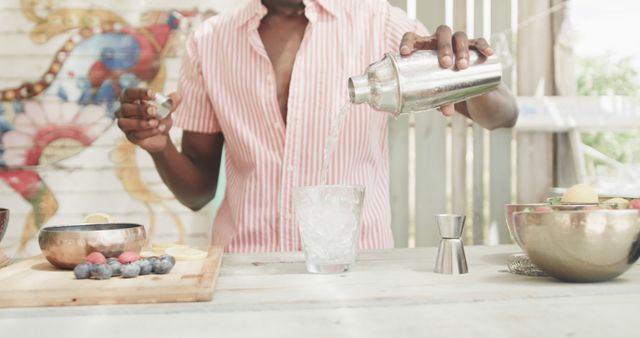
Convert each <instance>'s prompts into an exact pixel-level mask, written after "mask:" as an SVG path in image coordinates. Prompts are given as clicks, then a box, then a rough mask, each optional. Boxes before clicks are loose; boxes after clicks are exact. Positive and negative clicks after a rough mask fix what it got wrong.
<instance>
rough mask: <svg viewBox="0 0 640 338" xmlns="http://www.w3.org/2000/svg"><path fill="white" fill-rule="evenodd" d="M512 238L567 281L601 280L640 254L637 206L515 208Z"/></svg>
mask: <svg viewBox="0 0 640 338" xmlns="http://www.w3.org/2000/svg"><path fill="white" fill-rule="evenodd" d="M513 222H514V229H515V231H516V237H517V238H519V239H520V242H521V247H522V249H523V250H524V251H525V253H526V254H527V255H528V256H529V257H530V258H531V260H532V261H533V263H534V264H535V265H536V266H537V267H539V268H540V269H542V270H543V271H544V272H546V273H548V274H549V275H551V276H553V277H555V278H558V279H560V280H563V281H568V282H600V281H605V280H609V279H612V278H615V277H617V276H619V275H621V274H622V273H624V272H625V271H626V270H627V269H629V268H630V267H631V266H632V265H633V264H634V263H635V262H636V261H637V260H638V257H639V256H640V210H636V209H625V210H577V211H559V210H554V211H549V212H516V213H514V214H513Z"/></svg>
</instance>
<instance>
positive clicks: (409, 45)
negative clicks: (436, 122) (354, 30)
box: [400, 25, 493, 116]
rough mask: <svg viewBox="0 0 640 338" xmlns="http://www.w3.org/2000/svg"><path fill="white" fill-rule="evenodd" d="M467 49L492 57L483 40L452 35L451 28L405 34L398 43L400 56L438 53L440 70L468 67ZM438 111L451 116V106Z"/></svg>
mask: <svg viewBox="0 0 640 338" xmlns="http://www.w3.org/2000/svg"><path fill="white" fill-rule="evenodd" d="M469 48H473V49H475V50H477V51H478V52H480V54H482V55H485V56H491V55H493V50H492V49H491V46H489V43H488V42H487V41H486V40H485V39H483V38H478V39H471V40H469V39H468V38H467V34H466V33H465V32H456V33H455V34H452V32H451V28H449V27H448V26H445V25H441V26H439V27H438V29H437V30H436V33H435V34H433V35H431V36H426V37H423V36H419V35H417V34H416V33H412V32H409V33H405V34H404V36H403V37H402V42H401V43H400V55H402V56H407V55H411V53H413V52H414V51H415V50H418V49H430V50H437V51H438V61H439V62H440V66H441V67H442V68H451V67H452V66H453V65H454V64H455V66H456V68H458V69H465V68H467V67H469ZM439 109H440V111H441V112H442V114H443V115H445V116H451V115H453V112H454V109H453V104H447V105H443V106H441V107H440V108H439Z"/></svg>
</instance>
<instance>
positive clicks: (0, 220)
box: [0, 208, 9, 242]
mask: <svg viewBox="0 0 640 338" xmlns="http://www.w3.org/2000/svg"><path fill="white" fill-rule="evenodd" d="M8 226H9V209H3V208H0V242H2V237H4V233H5V232H6V231H7V227H8Z"/></svg>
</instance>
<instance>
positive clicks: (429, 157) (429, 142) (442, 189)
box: [414, 0, 449, 246]
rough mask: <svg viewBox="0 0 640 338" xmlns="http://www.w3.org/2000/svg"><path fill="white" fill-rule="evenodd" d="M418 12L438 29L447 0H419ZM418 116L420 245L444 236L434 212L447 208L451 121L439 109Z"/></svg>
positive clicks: (417, 235) (435, 243) (443, 17)
mask: <svg viewBox="0 0 640 338" xmlns="http://www.w3.org/2000/svg"><path fill="white" fill-rule="evenodd" d="M416 16H417V18H418V19H419V20H420V21H422V23H424V24H425V26H426V27H427V29H429V31H431V32H434V31H435V29H436V28H437V27H438V26H439V25H440V24H442V23H444V22H445V1H444V0H429V1H425V0H421V1H416ZM415 120H416V126H415V128H416V138H415V140H416V146H415V149H416V170H415V173H416V178H415V180H416V186H415V187H414V189H415V196H416V215H415V217H416V246H431V245H437V244H438V242H439V240H440V235H439V234H438V229H437V228H436V225H435V219H434V215H435V214H439V213H443V212H447V194H446V182H447V181H446V180H447V177H448V176H449V175H447V170H446V161H447V157H446V148H447V147H446V146H447V140H446V132H447V121H446V120H445V119H444V118H442V115H441V114H440V113H439V112H438V111H435V110H434V111H431V112H425V113H421V114H417V115H416V116H415Z"/></svg>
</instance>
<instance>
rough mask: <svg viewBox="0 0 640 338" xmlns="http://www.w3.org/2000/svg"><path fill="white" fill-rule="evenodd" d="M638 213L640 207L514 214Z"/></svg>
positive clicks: (639, 212) (519, 212)
mask: <svg viewBox="0 0 640 338" xmlns="http://www.w3.org/2000/svg"><path fill="white" fill-rule="evenodd" d="M616 213H617V214H638V215H640V209H591V210H553V211H516V212H514V213H513V214H514V215H516V214H541V215H542V214H583V215H585V214H586V215H591V214H616Z"/></svg>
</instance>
